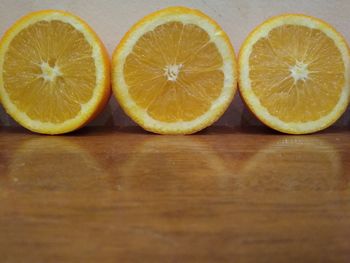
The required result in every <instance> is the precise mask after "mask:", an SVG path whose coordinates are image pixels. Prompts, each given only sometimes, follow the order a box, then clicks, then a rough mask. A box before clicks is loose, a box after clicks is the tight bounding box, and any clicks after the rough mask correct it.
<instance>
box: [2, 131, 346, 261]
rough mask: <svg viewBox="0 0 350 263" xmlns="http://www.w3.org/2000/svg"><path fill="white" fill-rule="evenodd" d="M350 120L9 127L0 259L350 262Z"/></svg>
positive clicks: (4, 137)
mask: <svg viewBox="0 0 350 263" xmlns="http://www.w3.org/2000/svg"><path fill="white" fill-rule="evenodd" d="M349 169H350V130H349V131H346V130H328V131H326V132H324V133H319V134H314V135H309V136H286V135H281V134H278V133H274V132H272V131H270V130H266V129H262V130H261V129H260V130H257V129H254V130H253V129H250V130H240V131H238V130H229V129H224V128H222V129H218V128H216V129H208V130H206V131H205V132H201V133H199V134H197V135H195V136H157V135H152V134H148V133H146V132H143V131H141V130H140V129H138V128H134V129H124V130H123V129H121V130H108V129H104V130H102V129H93V128H89V129H82V130H81V131H79V132H76V133H73V134H69V135H65V136H40V135H35V134H31V133H29V132H27V131H25V130H22V129H11V130H9V129H4V130H1V131H0V262H6V263H7V262H11V263H12V262H14V263H22V262H25V263H27V262H36V263H40V262H45V263H48V262H64V263H67V262H68V263H69V262H84V263H86V262H104V263H106V262H269V263H271V262H279V263H281V262H313V263H316V262H337V263H338V262H350V195H349V194H350V171H349Z"/></svg>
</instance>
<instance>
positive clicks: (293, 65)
mask: <svg viewBox="0 0 350 263" xmlns="http://www.w3.org/2000/svg"><path fill="white" fill-rule="evenodd" d="M239 69H240V76H239V77H240V80H239V87H240V92H241V95H242V98H243V99H244V101H245V102H246V104H247V105H248V107H249V108H250V109H251V111H252V112H253V113H254V114H255V115H256V116H257V117H258V118H259V119H260V120H261V121H262V122H264V123H265V124H266V125H268V126H269V127H271V128H273V129H276V130H278V131H281V132H285V133H292V134H302V133H311V132H316V131H319V130H322V129H324V128H327V127H328V126H330V125H331V124H333V123H334V122H335V121H336V120H337V119H338V118H339V117H340V116H341V115H342V113H343V112H344V111H345V109H346V107H347V106H348V103H349V89H350V86H349V49H348V47H347V44H346V42H345V40H344V39H343V37H342V36H341V35H340V34H339V33H337V32H336V31H335V30H334V29H333V28H332V27H331V26H330V25H328V24H326V23H325V22H323V21H320V20H318V19H316V18H312V17H308V16H304V15H282V16H278V17H275V18H272V19H270V20H268V21H266V22H265V23H263V24H262V25H260V26H259V27H257V28H256V29H255V30H254V31H253V32H252V33H251V34H250V36H249V37H248V38H247V39H246V41H245V43H244V44H243V46H242V48H241V51H240V55H239Z"/></svg>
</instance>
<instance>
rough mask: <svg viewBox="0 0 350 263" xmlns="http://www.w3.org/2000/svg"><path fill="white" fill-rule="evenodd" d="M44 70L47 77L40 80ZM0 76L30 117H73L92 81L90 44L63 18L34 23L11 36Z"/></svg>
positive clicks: (86, 98)
mask: <svg viewBox="0 0 350 263" xmlns="http://www.w3.org/2000/svg"><path fill="white" fill-rule="evenodd" d="M54 69H57V70H59V74H58V75H55V74H54V73H52V72H53V70H54ZM45 74H46V76H48V77H49V78H50V77H51V78H50V79H45V77H44V75H45ZM52 74H53V75H52ZM3 79H4V87H5V89H6V91H7V93H8V95H9V96H10V99H11V101H12V103H14V104H15V105H16V106H17V108H18V109H19V110H20V111H22V112H25V113H26V114H27V115H28V116H29V117H30V118H31V119H33V120H40V121H42V122H51V123H61V122H63V121H65V120H68V119H72V118H74V117H75V116H76V115H77V114H78V113H79V112H80V110H81V104H84V103H86V102H88V101H89V100H90V98H91V97H92V94H93V89H94V87H95V83H96V75H95V63H94V60H93V58H92V48H91V46H90V44H89V43H88V42H87V41H86V39H85V37H84V35H83V34H82V33H81V32H79V31H77V30H76V29H74V27H72V26H71V25H69V24H67V23H64V22H61V21H58V20H53V21H39V22H36V23H35V24H32V25H30V26H28V27H26V28H25V29H23V30H22V31H21V32H20V33H19V34H18V35H16V37H15V38H14V39H13V40H12V41H11V43H10V46H9V49H8V50H7V52H6V55H5V60H4V70H3Z"/></svg>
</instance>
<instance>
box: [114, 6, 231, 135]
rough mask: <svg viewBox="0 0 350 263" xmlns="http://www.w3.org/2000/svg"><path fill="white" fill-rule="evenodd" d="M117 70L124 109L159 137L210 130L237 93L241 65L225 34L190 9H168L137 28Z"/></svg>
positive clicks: (118, 57) (118, 54) (117, 57)
mask: <svg viewBox="0 0 350 263" xmlns="http://www.w3.org/2000/svg"><path fill="white" fill-rule="evenodd" d="M113 70H114V73H113V78H114V80H113V88H114V90H115V94H116V96H117V99H118V101H119V103H120V104H121V106H122V107H123V109H124V110H125V111H126V112H127V113H128V114H129V115H130V117H131V118H133V119H134V120H135V121H136V122H137V123H139V124H140V125H141V126H143V127H144V128H145V129H148V130H150V131H154V132H158V133H192V132H195V131H197V130H200V129H202V128H204V127H206V126H208V125H210V124H211V123H212V122H213V121H215V120H216V119H217V118H218V117H219V116H220V115H221V114H222V113H223V111H224V110H225V109H226V108H227V106H228V104H229V102H230V101H231V100H232V97H233V94H234V92H235V85H236V83H235V80H236V76H235V70H236V65H235V61H234V54H233V49H232V47H231V45H230V43H229V41H228V39H227V37H226V35H225V33H224V32H223V31H222V30H221V29H220V28H219V27H218V25H217V24H216V23H215V22H214V21H212V20H211V19H210V18H208V17H207V16H205V15H204V14H202V13H200V12H199V11H196V10H191V9H188V8H167V9H165V10H162V11H159V12H156V13H154V14H151V15H150V16H148V17H146V18H144V19H143V20H141V21H140V22H139V23H138V24H136V25H135V26H134V27H133V28H132V29H131V30H130V31H129V32H128V34H127V35H126V36H125V38H124V39H123V40H122V42H121V44H120V45H119V46H118V47H117V49H116V51H115V53H114V55H113ZM225 78H226V83H225V81H224V80H225ZM206 115H208V116H206ZM204 116H205V117H204ZM201 118H203V120H200V119H201ZM184 126H187V127H184Z"/></svg>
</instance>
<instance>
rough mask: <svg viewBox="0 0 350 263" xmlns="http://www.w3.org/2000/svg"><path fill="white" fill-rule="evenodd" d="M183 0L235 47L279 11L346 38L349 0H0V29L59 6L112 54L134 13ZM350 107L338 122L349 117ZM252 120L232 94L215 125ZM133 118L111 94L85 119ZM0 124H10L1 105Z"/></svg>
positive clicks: (139, 14) (113, 122)
mask: <svg viewBox="0 0 350 263" xmlns="http://www.w3.org/2000/svg"><path fill="white" fill-rule="evenodd" d="M174 5H183V6H189V7H193V8H198V9H201V10H202V11H203V12H205V13H207V14H208V15H210V16H211V17H212V18H214V19H215V20H216V21H217V22H218V23H219V24H220V25H221V26H222V27H223V29H224V30H225V31H226V32H227V33H228V35H229V36H230V38H231V41H232V43H233V45H234V47H235V50H236V52H237V51H238V50H239V48H240V45H241V43H242V42H243V40H244V38H245V37H246V36H247V34H248V33H249V32H250V31H251V30H252V29H253V28H254V27H255V26H256V25H258V24H259V23H261V22H262V21H264V20H265V19H267V18H268V17H270V16H274V15H277V14H281V13H304V14H308V15H312V16H316V17H319V18H321V19H324V20H326V21H328V22H329V23H331V24H332V25H333V26H334V27H335V28H337V29H338V31H340V32H341V33H342V34H343V35H344V36H345V38H346V39H347V40H350V1H348V0H338V1H330V0H328V1H327V0H318V1H317V0H314V1H311V0H290V1H282V0H280V1H277V0H246V1H245V0H231V1H230V0H187V1H185V0H181V1H180V0H178V1H176V0H172V1H169V0H144V1H142V0H125V1H122V0H114V1H113V0H100V1H98V0H55V1H39V0H27V1H24V0H21V1H20V0H0V22H1V23H0V33H1V34H3V33H4V31H5V30H6V29H7V28H8V27H9V26H10V25H11V24H12V23H13V22H14V21H16V20H17V19H18V18H19V17H20V16H22V15H24V14H26V13H27V12H30V11H35V10H40V9H62V10H66V11H69V12H73V13H75V14H76V15H78V16H80V17H82V18H83V19H84V20H86V21H87V22H88V23H89V24H90V25H91V27H92V28H94V30H95V31H96V32H97V33H98V34H99V36H100V37H101V39H102V41H103V42H104V43H105V45H106V47H107V49H108V50H109V53H110V54H111V53H112V51H113V49H114V47H115V46H116V45H117V43H118V42H119V40H120V39H121V37H122V36H123V34H124V33H125V32H126V31H127V30H128V29H129V27H130V26H131V25H133V24H134V23H135V22H136V21H137V20H138V19H140V18H141V17H143V16H145V15H146V14H148V13H150V12H152V11H155V10H158V9H160V8H163V7H166V6H174ZM349 119H350V113H346V115H345V116H343V118H342V119H341V120H340V121H339V122H338V125H347V124H348V123H349V121H348V120H349ZM241 123H243V124H245V123H257V122H256V121H255V119H254V118H253V117H251V116H250V115H249V114H248V113H247V112H246V110H245V109H244V107H243V106H242V103H241V101H240V98H239V97H238V96H236V98H235V100H234V102H233V104H232V105H231V107H230V108H229V110H228V111H227V112H226V113H225V115H224V116H223V117H222V118H221V119H220V120H219V122H218V123H217V124H216V125H229V126H235V125H240V124H241ZM128 124H132V122H131V121H130V120H129V119H128V118H127V117H126V116H125V115H124V114H123V113H122V111H121V110H120V109H119V107H118V105H117V104H116V102H115V100H114V98H112V99H111V101H110V103H109V105H108V107H107V108H106V110H105V112H104V113H103V114H102V115H101V116H99V118H98V119H97V120H95V121H94V122H93V123H92V124H90V125H128ZM0 125H15V124H14V122H13V121H12V120H11V119H10V118H9V117H8V116H6V114H5V113H4V112H3V110H2V109H0Z"/></svg>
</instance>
